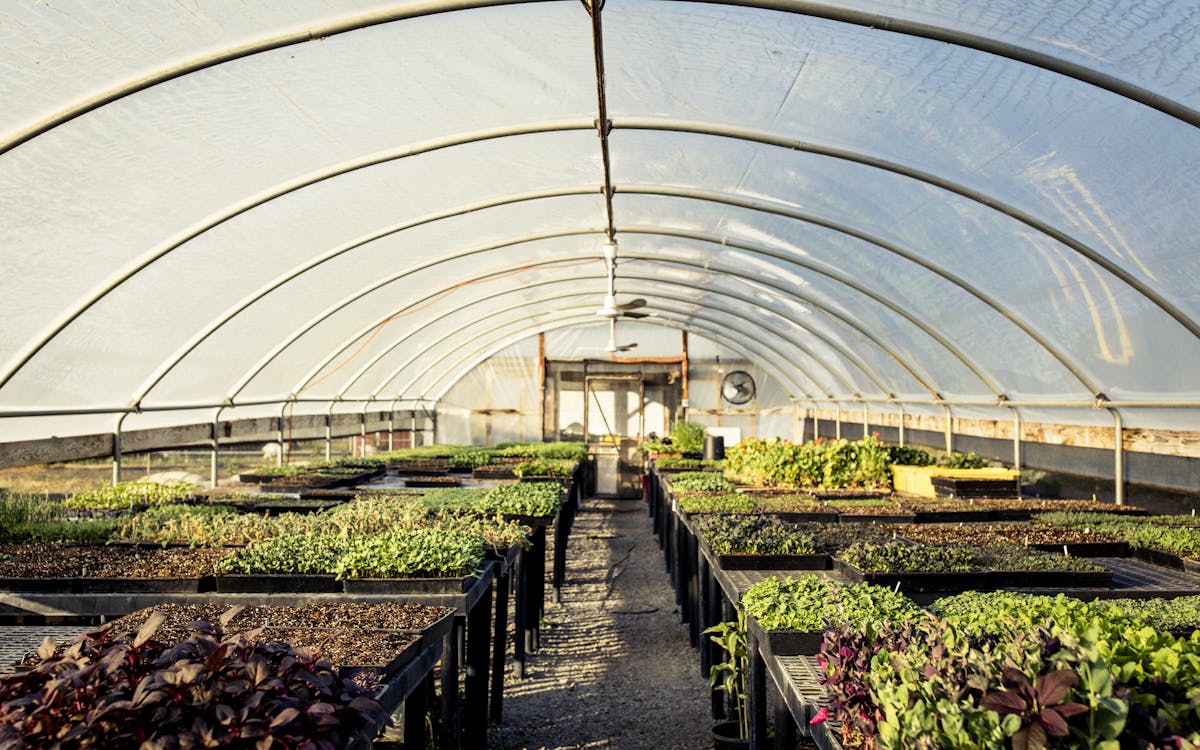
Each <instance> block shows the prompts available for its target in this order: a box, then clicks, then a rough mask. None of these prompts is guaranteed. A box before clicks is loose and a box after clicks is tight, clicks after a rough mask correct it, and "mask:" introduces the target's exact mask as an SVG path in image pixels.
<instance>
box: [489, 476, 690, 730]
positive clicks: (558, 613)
mask: <svg viewBox="0 0 1200 750" xmlns="http://www.w3.org/2000/svg"><path fill="white" fill-rule="evenodd" d="M567 560H568V565H567V578H566V585H565V586H564V587H563V595H562V599H563V600H562V602H561V603H560V604H554V603H553V601H552V599H550V598H549V597H548V598H547V603H546V615H545V619H546V621H547V622H545V623H544V624H543V628H542V644H541V646H542V647H541V650H540V651H538V652H537V653H536V654H532V655H530V657H529V662H528V668H527V673H526V677H525V679H520V678H518V677H516V675H514V674H512V672H511V671H510V672H509V674H508V675H507V676H506V678H505V679H506V682H505V692H506V694H507V695H506V698H505V703H504V723H503V724H502V725H501V726H500V727H493V728H492V730H491V732H490V735H489V747H491V748H494V749H495V750H574V749H575V748H589V749H590V748H620V750H676V749H678V750H698V749H700V748H707V747H712V740H711V739H709V734H708V728H709V724H710V720H709V692H708V684H707V681H706V680H704V679H703V677H702V676H701V675H700V660H699V656H698V655H697V653H696V651H695V650H693V649H692V648H691V647H690V646H689V645H688V641H687V629H686V626H684V625H683V624H681V623H680V621H679V614H678V610H677V608H676V606H675V597H674V594H673V593H672V591H671V587H670V581H669V579H668V577H667V573H666V569H665V568H664V566H663V559H662V555H661V554H660V552H659V549H658V545H657V544H656V543H655V540H654V537H653V535H652V534H651V533H650V521H649V519H648V518H647V517H646V515H645V511H644V506H643V505H642V503H641V502H640V501H617V502H606V501H594V500H588V501H586V502H585V503H584V507H583V508H581V509H580V512H579V515H578V517H577V519H576V522H575V528H574V531H572V534H571V542H570V547H569V549H568V553H567Z"/></svg>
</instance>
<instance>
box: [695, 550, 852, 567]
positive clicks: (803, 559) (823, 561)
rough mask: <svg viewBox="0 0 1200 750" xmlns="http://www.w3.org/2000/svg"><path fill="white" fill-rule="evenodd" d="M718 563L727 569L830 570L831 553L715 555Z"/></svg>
mask: <svg viewBox="0 0 1200 750" xmlns="http://www.w3.org/2000/svg"><path fill="white" fill-rule="evenodd" d="M714 557H715V558H716V561H717V564H718V565H720V566H721V567H722V568H724V569H725V570H829V569H830V568H831V567H833V566H832V563H831V562H830V557H829V555H827V554H825V553H823V552H821V553H814V554H810V555H753V554H746V555H715V556H714Z"/></svg>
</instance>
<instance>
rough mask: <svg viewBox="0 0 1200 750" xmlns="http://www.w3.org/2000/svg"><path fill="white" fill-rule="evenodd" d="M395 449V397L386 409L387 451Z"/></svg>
mask: <svg viewBox="0 0 1200 750" xmlns="http://www.w3.org/2000/svg"><path fill="white" fill-rule="evenodd" d="M394 450H396V399H392V406H391V408H390V409H389V410H388V453H391V452H392V451H394Z"/></svg>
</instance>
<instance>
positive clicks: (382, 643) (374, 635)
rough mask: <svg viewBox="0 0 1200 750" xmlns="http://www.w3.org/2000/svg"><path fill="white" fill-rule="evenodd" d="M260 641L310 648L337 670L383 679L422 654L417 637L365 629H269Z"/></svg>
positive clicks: (393, 631) (262, 634) (402, 632)
mask: <svg viewBox="0 0 1200 750" xmlns="http://www.w3.org/2000/svg"><path fill="white" fill-rule="evenodd" d="M258 640H260V641H264V642H266V641H283V642H285V643H290V644H291V645H292V646H296V647H300V648H309V649H313V650H314V651H316V652H318V653H319V654H320V655H321V657H322V658H324V659H325V660H327V661H329V662H332V663H333V664H337V665H338V666H340V667H349V668H356V669H363V670H367V671H370V672H374V673H376V674H378V675H379V676H380V677H382V678H383V679H387V678H388V677H391V676H392V675H393V674H395V673H396V672H398V671H400V669H401V668H402V667H403V666H404V665H405V664H408V663H409V662H411V661H412V660H413V659H415V658H416V656H417V654H419V653H420V652H421V648H422V645H423V644H422V641H421V636H420V635H418V634H414V633H410V632H405V631H399V630H376V629H368V628H345V627H342V628H297V627H279V626H270V627H265V628H263V629H262V632H261V634H260V635H259V636H258Z"/></svg>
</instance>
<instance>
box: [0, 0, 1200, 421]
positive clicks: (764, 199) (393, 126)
mask: <svg viewBox="0 0 1200 750" xmlns="http://www.w3.org/2000/svg"><path fill="white" fill-rule="evenodd" d="M761 5H763V6H770V7H759V5H758V4H756V3H755V2H753V1H750V0H748V1H746V2H736V3H735V2H728V3H722V2H704V3H691V2H682V1H677V2H665V1H664V0H609V1H608V2H606V3H595V2H591V3H589V2H585V3H582V4H581V3H579V2H576V1H575V0H548V1H546V2H512V3H504V2H502V3H492V2H488V3H472V2H463V3H439V2H422V3H417V2H404V1H397V0H391V1H388V2H384V1H382V0H379V1H377V2H364V1H363V0H304V1H303V2H256V3H244V2H234V0H213V1H212V2H205V3H199V4H195V3H97V2H90V1H89V0H47V1H46V2H40V3H32V2H22V3H5V4H2V5H0V71H3V74H2V75H0V101H3V102H5V105H6V106H5V107H3V108H0V228H2V230H3V231H0V270H2V273H0V321H2V322H0V441H3V440H18V439H26V438H36V437H47V436H52V435H64V434H72V433H75V434H85V433H95V432H107V431H110V430H111V429H112V428H113V425H114V424H115V423H116V420H117V419H119V418H121V417H122V415H125V414H130V418H129V419H128V420H126V421H125V424H126V425H127V426H130V427H133V426H136V427H137V428H139V429H140V428H152V427H158V426H167V425H172V424H185V423H193V422H196V421H200V422H204V421H207V420H210V419H213V418H214V417H213V414H214V413H216V411H215V410H217V409H221V410H223V412H224V413H225V414H226V415H234V414H236V415H241V416H269V415H273V414H278V413H279V410H280V409H281V408H283V407H284V406H285V405H288V404H292V405H293V407H292V408H302V409H304V410H308V411H311V412H312V413H321V414H325V413H329V412H330V406H329V405H330V404H331V403H334V404H335V406H334V407H333V412H334V413H338V412H340V411H343V410H344V411H350V412H352V411H354V410H356V409H357V410H360V411H361V410H362V408H363V405H364V404H371V403H376V402H383V403H388V404H391V403H393V402H395V401H397V400H399V401H401V402H405V403H408V402H414V401H416V400H420V401H421V402H422V403H427V402H431V401H435V400H441V401H442V406H443V408H444V409H445V410H447V411H446V413H447V414H448V413H449V410H450V409H459V410H460V412H458V413H459V414H460V415H461V414H466V415H469V414H471V413H472V411H473V410H478V409H486V408H488V407H486V406H481V404H484V402H488V401H489V397H487V395H486V394H487V393H488V389H489V387H495V388H499V389H501V390H504V391H505V392H508V390H509V389H518V390H520V389H526V390H527V389H529V388H530V387H531V386H530V385H529V384H528V383H527V382H525V379H527V378H529V377H531V375H530V370H529V366H528V364H522V365H520V366H517V365H516V364H515V363H517V362H525V361H526V360H527V359H528V357H529V356H530V355H529V351H530V346H532V344H531V343H530V342H531V341H535V340H536V339H535V338H533V337H534V336H535V335H536V334H538V333H547V334H548V338H547V340H548V341H550V342H552V343H553V344H554V345H555V346H558V345H559V344H562V345H563V346H564V347H566V348H568V349H569V348H570V346H575V347H576V348H577V349H578V350H577V351H574V352H570V351H565V350H560V349H556V351H562V356H604V352H600V353H599V354H598V355H597V354H595V353H589V352H585V351H583V349H585V348H587V347H595V346H597V344H596V342H595V340H594V339H595V338H596V334H595V330H597V323H598V322H600V323H602V322H603V321H600V319H598V318H597V317H596V311H597V308H599V307H601V305H602V304H603V303H604V301H605V293H606V291H607V283H608V273H607V265H606V262H605V260H604V255H603V253H604V248H605V246H606V244H608V245H609V246H610V247H615V248H616V250H615V288H616V301H617V303H623V302H625V301H628V300H631V299H634V298H642V299H644V300H646V303H645V305H644V306H643V307H642V308H641V309H640V310H639V312H641V313H645V314H647V315H648V317H645V318H642V319H641V320H640V322H639V323H637V324H634V323H632V322H631V321H629V320H625V319H620V320H618V323H617V328H618V332H619V335H623V333H624V332H626V331H629V332H631V333H632V332H635V331H637V330H638V328H636V327H632V326H647V325H652V326H657V327H659V328H661V329H663V330H665V331H669V332H671V333H670V335H671V336H674V335H676V334H675V333H674V332H675V331H679V330H687V331H690V332H692V333H695V334H696V336H697V341H703V342H705V343H703V344H701V346H705V347H707V346H712V347H715V348H726V349H727V350H729V351H734V350H736V351H737V352H738V356H740V357H742V358H744V360H745V361H746V362H747V363H748V364H747V365H746V366H747V367H752V368H754V371H755V372H756V373H759V374H761V375H762V376H763V377H764V378H765V381H764V382H766V381H769V382H770V383H771V384H772V386H771V387H772V388H774V389H775V392H772V395H771V396H770V398H769V399H768V400H770V401H772V403H774V402H778V404H779V406H778V408H779V409H783V408H784V407H785V406H788V405H790V404H791V403H793V402H794V403H797V404H809V405H815V406H817V407H820V406H821V405H830V404H841V405H852V404H859V405H861V404H863V403H868V404H870V405H871V408H872V409H899V408H904V409H905V410H906V411H907V412H908V413H914V414H915V413H920V412H923V411H929V412H930V413H941V409H942V407H943V406H948V407H951V408H954V409H955V410H956V413H958V414H963V415H967V414H969V415H972V416H982V417H985V418H986V417H992V418H997V419H1009V418H1011V415H1012V413H1013V410H1014V409H1015V410H1017V412H1018V413H1020V414H1022V415H1023V416H1024V418H1027V419H1034V418H1037V419H1046V420H1051V421H1060V422H1069V423H1078V424H1083V423H1093V422H1095V423H1111V421H1112V415H1111V414H1109V413H1108V412H1109V411H1110V410H1111V411H1117V412H1118V413H1119V414H1120V415H1121V417H1122V418H1123V419H1124V424H1126V425H1129V426H1140V427H1150V428H1154V427H1161V428H1170V429H1197V428H1200V417H1198V416H1197V415H1198V414H1200V412H1198V411H1197V407H1200V380H1198V379H1197V378H1196V377H1195V374H1194V373H1195V372H1197V371H1200V322H1198V321H1200V253H1196V252H1195V238H1196V237H1197V236H1200V212H1197V211H1195V210H1194V206H1193V204H1194V197H1195V196H1196V195H1197V194H1200V65H1197V64H1196V63H1197V58H1198V56H1200V32H1198V31H1197V28H1198V27H1197V24H1196V12H1195V9H1194V7H1192V4H1191V3H1187V2H1181V1H1178V0H1176V1H1172V0H1150V1H1147V0H1109V1H1108V2H1105V3H1096V2H1092V0H996V1H995V2H990V3H979V2H968V1H967V0H840V1H835V2H822V3H814V2H806V1H805V0H790V1H789V2H771V3H765V2H764V3H762V4H761ZM610 252H611V251H610ZM577 329H578V330H582V331H587V332H588V333H587V334H586V335H582V337H581V338H578V339H572V335H573V334H572V331H575V330H577ZM599 330H600V331H601V334H600V336H601V339H603V338H604V336H603V334H604V333H605V331H604V326H603V325H601V326H600V327H599ZM555 337H558V338H555ZM643 338H644V339H645V340H646V341H651V339H650V338H649V337H646V336H643ZM664 340H665V339H664ZM585 341H586V343H585ZM572 342H574V343H573V344H572ZM599 346H601V348H603V341H601V342H600V344H599ZM513 347H516V349H513ZM652 349H653V347H652V346H649V345H647V347H646V348H642V349H640V350H639V354H641V355H642V356H653V355H652V354H647V352H649V351H652ZM514 351H519V352H521V354H520V356H517V355H515V354H511V352H514ZM701 358H702V357H701ZM481 363H487V364H482V365H481ZM497 367H499V368H501V369H500V370H497V369H496V368H497ZM505 368H507V369H505ZM501 383H505V385H501ZM456 384H458V385H457V386H456ZM514 392H515V391H514ZM522 392H523V391H522ZM472 394H474V396H475V398H476V401H475V402H472V403H468V401H470V400H471V399H470V396H472ZM764 398H765V396H764ZM772 408H775V407H772ZM464 419H467V421H466V422H460V423H459V426H457V427H454V428H453V429H452V428H451V426H450V422H449V421H448V420H444V422H445V424H444V427H445V430H446V432H445V433H444V434H445V435H451V434H454V435H460V436H470V435H473V434H474V433H475V432H477V431H478V429H479V425H478V424H475V423H473V422H471V421H470V419H473V418H472V417H469V416H468V417H464ZM767 423H769V424H771V425H772V426H771V428H770V429H773V430H776V431H778V432H780V433H781V434H788V430H787V429H785V427H786V426H787V425H790V424H791V421H790V417H789V416H788V415H786V414H774V415H772V416H771V419H770V420H767ZM536 426H537V423H536V421H535V422H532V423H531V422H529V421H528V420H527V419H525V418H524V417H521V418H517V419H514V420H513V421H512V424H508V425H505V426H504V430H505V431H506V434H507V433H512V434H513V435H520V434H532V433H534V432H535V431H536V430H535V427H536ZM759 427H760V429H761V428H762V425H759Z"/></svg>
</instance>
